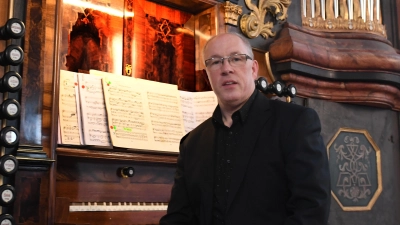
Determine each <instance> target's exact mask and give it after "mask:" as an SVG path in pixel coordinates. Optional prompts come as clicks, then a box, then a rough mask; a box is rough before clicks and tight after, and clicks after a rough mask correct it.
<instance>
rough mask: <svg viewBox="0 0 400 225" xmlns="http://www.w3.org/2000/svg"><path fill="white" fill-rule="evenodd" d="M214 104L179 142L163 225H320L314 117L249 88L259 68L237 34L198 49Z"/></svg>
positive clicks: (324, 172)
mask: <svg viewBox="0 0 400 225" xmlns="http://www.w3.org/2000/svg"><path fill="white" fill-rule="evenodd" d="M203 57H204V63H205V66H206V73H207V76H208V80H209V82H210V84H211V87H212V89H213V91H214V92H215V94H216V96H217V98H218V106H217V107H216V109H215V111H214V113H213V115H212V117H211V118H209V119H208V120H206V121H205V122H203V123H202V124H200V125H199V126H198V127H197V128H195V129H194V130H192V131H191V132H189V133H188V134H187V135H185V136H184V137H183V138H182V140H181V144H180V153H179V157H178V163H177V170H176V173H175V181H174V185H173V187H172V192H171V200H170V202H169V204H168V211H167V214H166V215H165V216H164V217H162V218H161V220H160V224H161V225H178V224H191V225H197V224H199V225H220V224H227V225H258V224H260V225H261V224H262V225H295V224H296V225H325V224H327V221H328V215H329V207H330V175H329V165H328V158H327V153H326V149H325V146H324V143H323V140H322V137H321V135H320V131H321V124H320V120H319V117H318V115H317V113H316V112H315V111H314V110H313V109H310V108H306V107H303V106H299V105H295V104H290V103H286V102H281V101H276V100H269V99H268V98H266V97H265V96H264V95H263V94H261V93H260V92H259V91H257V89H256V88H255V83H254V80H255V79H256V77H257V73H258V62H257V61H256V60H254V55H253V52H252V48H251V45H250V43H249V42H248V41H247V39H245V38H243V37H242V36H240V35H239V34H236V33H225V34H220V35H217V36H215V37H212V38H211V39H210V40H209V41H208V42H207V43H206V45H205V47H204V50H203Z"/></svg>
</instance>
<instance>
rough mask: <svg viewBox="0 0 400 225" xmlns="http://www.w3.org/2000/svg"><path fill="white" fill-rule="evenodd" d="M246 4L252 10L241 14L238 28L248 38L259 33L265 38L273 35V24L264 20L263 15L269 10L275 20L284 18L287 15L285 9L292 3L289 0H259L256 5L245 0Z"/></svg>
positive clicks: (249, 0) (254, 36)
mask: <svg viewBox="0 0 400 225" xmlns="http://www.w3.org/2000/svg"><path fill="white" fill-rule="evenodd" d="M245 3H246V6H247V7H248V8H249V9H250V10H251V11H252V12H251V13H250V15H243V16H242V18H241V19H240V29H241V30H242V32H243V33H244V34H245V35H246V36H247V37H248V38H256V37H258V35H260V34H261V36H263V37H264V38H265V39H267V38H268V37H273V36H275V32H273V31H272V28H273V26H274V24H273V23H272V22H266V23H264V21H265V16H266V14H267V13H268V12H271V13H272V15H273V16H275V17H276V19H277V20H281V21H283V20H285V19H286V18H287V16H288V14H287V10H288V8H289V6H290V4H291V3H292V1H291V0H259V1H258V7H257V6H256V5H255V4H253V3H251V0H245Z"/></svg>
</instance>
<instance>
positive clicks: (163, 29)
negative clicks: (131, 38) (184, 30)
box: [157, 19, 171, 43]
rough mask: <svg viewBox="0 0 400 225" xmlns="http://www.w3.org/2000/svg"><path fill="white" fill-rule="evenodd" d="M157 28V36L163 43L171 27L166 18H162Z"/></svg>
mask: <svg viewBox="0 0 400 225" xmlns="http://www.w3.org/2000/svg"><path fill="white" fill-rule="evenodd" d="M158 29H159V31H158V32H157V33H158V36H159V39H160V40H162V41H163V42H164V43H167V42H168V36H169V33H170V32H171V28H170V27H169V21H168V20H166V19H163V20H162V22H161V23H160V24H158Z"/></svg>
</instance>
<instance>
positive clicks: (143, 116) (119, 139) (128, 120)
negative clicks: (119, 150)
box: [102, 76, 153, 149]
mask: <svg viewBox="0 0 400 225" xmlns="http://www.w3.org/2000/svg"><path fill="white" fill-rule="evenodd" d="M102 81H103V91H104V98H105V103H106V110H107V116H108V125H109V132H110V137H111V142H112V144H113V145H114V146H117V147H125V148H138V149H148V148H149V143H150V141H151V140H153V136H152V130H151V124H150V122H149V121H150V120H149V118H148V116H149V113H148V110H147V105H146V99H145V93H144V91H143V90H142V89H141V87H140V86H138V87H136V86H135V83H136V82H135V78H132V77H125V76H121V77H117V76H115V77H111V76H109V77H106V78H103V79H102Z"/></svg>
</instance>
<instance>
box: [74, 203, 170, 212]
mask: <svg viewBox="0 0 400 225" xmlns="http://www.w3.org/2000/svg"><path fill="white" fill-rule="evenodd" d="M167 207H168V203H158V202H157V203H153V202H151V203H149V202H137V203H132V202H74V203H71V205H70V206H69V211H70V212H95V211H113V212H115V211H166V210H167Z"/></svg>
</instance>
